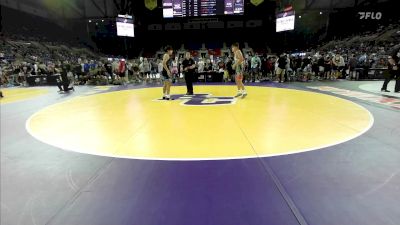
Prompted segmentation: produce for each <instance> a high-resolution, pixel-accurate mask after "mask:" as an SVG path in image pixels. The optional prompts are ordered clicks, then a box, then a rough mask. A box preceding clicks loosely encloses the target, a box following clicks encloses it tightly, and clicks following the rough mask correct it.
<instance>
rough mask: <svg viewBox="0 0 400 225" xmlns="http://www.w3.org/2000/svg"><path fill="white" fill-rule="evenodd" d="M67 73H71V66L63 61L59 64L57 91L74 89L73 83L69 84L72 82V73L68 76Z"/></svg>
mask: <svg viewBox="0 0 400 225" xmlns="http://www.w3.org/2000/svg"><path fill="white" fill-rule="evenodd" d="M68 74H71V66H70V65H69V64H68V61H64V62H63V64H62V66H61V71H60V79H58V80H57V86H58V89H60V91H59V92H62V91H64V92H68V91H70V90H74V87H73V85H70V84H72V82H73V75H72V76H68Z"/></svg>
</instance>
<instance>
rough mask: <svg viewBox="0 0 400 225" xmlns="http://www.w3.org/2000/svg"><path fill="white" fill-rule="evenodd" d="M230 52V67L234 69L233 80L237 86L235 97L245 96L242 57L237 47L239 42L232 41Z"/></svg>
mask: <svg viewBox="0 0 400 225" xmlns="http://www.w3.org/2000/svg"><path fill="white" fill-rule="evenodd" d="M232 52H233V54H234V63H233V65H232V69H233V70H234V71H235V81H236V85H237V88H238V93H237V95H236V96H235V98H238V97H240V96H242V97H246V95H247V93H246V90H245V88H244V84H243V72H244V58H243V54H242V51H240V49H239V43H234V44H233V45H232Z"/></svg>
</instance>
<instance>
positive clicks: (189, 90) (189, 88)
mask: <svg viewBox="0 0 400 225" xmlns="http://www.w3.org/2000/svg"><path fill="white" fill-rule="evenodd" d="M185 81H186V88H187V93H188V94H193V73H185Z"/></svg>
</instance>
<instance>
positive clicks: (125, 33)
mask: <svg viewBox="0 0 400 225" xmlns="http://www.w3.org/2000/svg"><path fill="white" fill-rule="evenodd" d="M116 21H117V22H116V23H117V36H122V37H135V30H134V29H135V28H134V25H133V19H132V16H126V15H118V17H117V19H116Z"/></svg>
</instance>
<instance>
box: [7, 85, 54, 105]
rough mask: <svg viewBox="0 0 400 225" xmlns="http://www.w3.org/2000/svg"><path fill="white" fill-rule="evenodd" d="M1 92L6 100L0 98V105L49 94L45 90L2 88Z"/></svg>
mask: <svg viewBox="0 0 400 225" xmlns="http://www.w3.org/2000/svg"><path fill="white" fill-rule="evenodd" d="M1 91H2V92H3V95H4V98H0V104H7V103H13V102H19V101H25V100H28V99H31V98H35V97H37V96H40V95H44V94H47V93H48V91H47V90H46V89H43V88H4V89H3V88H2V89H1Z"/></svg>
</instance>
